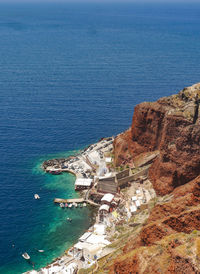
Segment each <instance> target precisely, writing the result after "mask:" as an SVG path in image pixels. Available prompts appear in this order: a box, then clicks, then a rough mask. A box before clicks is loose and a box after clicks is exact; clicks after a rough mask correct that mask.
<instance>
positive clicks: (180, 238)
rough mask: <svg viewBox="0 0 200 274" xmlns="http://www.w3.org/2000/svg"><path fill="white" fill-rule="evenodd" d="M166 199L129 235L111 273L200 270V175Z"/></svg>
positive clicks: (186, 271)
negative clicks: (136, 230)
mask: <svg viewBox="0 0 200 274" xmlns="http://www.w3.org/2000/svg"><path fill="white" fill-rule="evenodd" d="M166 198H167V200H162V201H160V202H158V203H157V205H156V206H155V207H154V208H153V209H152V211H151V213H150V216H149V218H148V220H147V222H146V223H145V224H144V225H143V226H142V228H141V230H140V233H139V234H135V235H134V234H133V235H131V236H130V237H129V239H128V240H127V243H126V245H125V246H124V248H123V253H122V255H121V256H120V257H118V258H117V259H116V260H115V262H114V263H113V265H112V267H110V273H138V274H140V273H147V274H148V273H149V274H150V273H151V274H152V273H174V274H176V273H185V274H186V273H194V274H195V273H200V176H198V177H197V178H196V179H195V180H193V181H191V182H189V183H187V184H185V185H183V186H180V187H177V188H176V189H175V190H174V191H173V192H172V193H171V195H170V196H169V195H168V197H166Z"/></svg>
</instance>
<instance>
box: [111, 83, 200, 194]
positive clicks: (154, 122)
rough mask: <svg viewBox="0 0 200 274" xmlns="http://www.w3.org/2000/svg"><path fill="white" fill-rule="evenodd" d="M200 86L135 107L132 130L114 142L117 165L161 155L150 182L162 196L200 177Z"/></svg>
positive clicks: (199, 84) (150, 175)
mask: <svg viewBox="0 0 200 274" xmlns="http://www.w3.org/2000/svg"><path fill="white" fill-rule="evenodd" d="M199 104H200V83H198V84H195V85H193V86H191V87H187V88H184V89H183V90H181V91H180V92H179V93H178V94H176V95H171V96H169V97H163V98H161V99H159V100H158V101H156V102H153V103H151V102H144V103H141V104H139V105H137V106H136V107H135V110H134V115H133V120H132V125H131V128H129V129H128V130H127V131H126V132H124V133H122V134H120V135H118V136H117V137H116V139H115V141H114V157H115V165H116V166H120V165H124V164H130V165H131V164H132V165H133V164H135V165H136V166H137V162H138V159H140V158H144V156H145V155H146V154H147V155H148V153H150V152H154V151H156V153H157V154H156V155H158V156H157V157H156V158H155V160H154V162H153V164H152V165H151V167H150V170H149V179H150V180H151V182H152V184H153V186H154V189H155V191H156V193H157V194H158V195H165V194H167V193H170V192H172V191H173V190H174V189H175V188H176V187H178V186H181V185H184V184H186V183H188V182H189V181H191V180H193V179H195V178H196V177H197V176H198V175H199V174H200V111H199Z"/></svg>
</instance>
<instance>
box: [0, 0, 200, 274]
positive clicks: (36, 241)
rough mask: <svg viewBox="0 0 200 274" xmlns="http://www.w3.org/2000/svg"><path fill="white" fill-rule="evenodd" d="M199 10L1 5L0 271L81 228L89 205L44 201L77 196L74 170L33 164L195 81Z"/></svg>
mask: <svg viewBox="0 0 200 274" xmlns="http://www.w3.org/2000/svg"><path fill="white" fill-rule="evenodd" d="M199 14H200V5H199V4H195V5H194V4H188V5H187V4H180V5H179V4H165V5H164V4H163V5H159V4H147V3H146V4H145V5H143V4H138V5H137V4H116V3H115V4H92V3H91V4H29V5H28V4H0V37H1V39H0V202H1V203H0V273H2V274H7V273H9V274H13V273H14V274H18V273H21V272H22V271H25V270H28V269H30V268H31V266H30V265H28V264H27V262H26V261H25V260H24V259H23V258H22V256H21V253H23V252H24V251H27V252H28V253H30V255H31V258H32V260H33V262H34V263H35V264H36V267H39V266H44V265H45V264H46V263H48V262H50V261H51V259H53V258H54V257H57V256H59V255H60V254H61V253H62V252H63V250H64V249H65V248H67V247H68V246H69V245H70V244H71V243H73V242H74V241H76V239H77V238H78V237H79V235H80V234H81V233H82V232H83V230H84V229H87V227H88V226H89V220H90V216H89V214H90V213H89V210H88V209H83V210H80V211H79V210H77V211H76V210H72V211H70V212H69V211H62V210H61V209H60V208H59V207H56V206H55V205H53V202H52V201H53V199H54V198H55V197H68V196H70V195H71V196H72V197H73V196H74V195H76V193H74V191H73V182H74V177H73V176H72V175H67V174H65V175H61V176H50V175H48V174H44V173H42V172H41V170H40V169H39V166H40V164H41V163H42V161H43V160H45V159H49V158H53V157H55V156H60V157H63V156H64V155H66V154H67V153H70V151H74V150H77V149H78V148H80V147H84V146H86V145H87V144H90V143H93V142H95V141H97V140H98V139H99V138H101V137H103V136H112V135H115V134H118V133H119V132H121V131H123V130H125V129H127V128H128V127H129V126H130V124H131V119H132V114H133V109H134V106H135V105H136V104H138V103H140V102H142V101H154V100H156V99H158V98H159V97H161V96H168V95H170V94H172V93H175V92H177V91H179V90H180V89H182V88H183V87H185V86H189V85H191V84H193V83H196V82H199V81H200V74H199V60H200V50H199V45H200V36H199V35H198V33H200V16H199ZM34 193H39V195H40V196H41V199H40V200H39V201H37V200H34V199H33V195H34ZM68 215H70V216H71V217H72V219H73V229H72V225H69V224H68V223H67V222H66V221H65V219H66V217H67V216H68ZM13 244H14V245H15V247H14V248H13V247H12V245H13ZM36 249H44V250H45V253H44V254H39V253H38V252H37V251H36Z"/></svg>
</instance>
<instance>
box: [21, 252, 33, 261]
mask: <svg viewBox="0 0 200 274" xmlns="http://www.w3.org/2000/svg"><path fill="white" fill-rule="evenodd" d="M22 257H23V258H24V259H25V260H30V258H31V257H30V256H29V255H28V253H26V252H24V253H23V254H22Z"/></svg>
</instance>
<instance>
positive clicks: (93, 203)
mask: <svg viewBox="0 0 200 274" xmlns="http://www.w3.org/2000/svg"><path fill="white" fill-rule="evenodd" d="M84 202H85V203H87V204H90V205H92V206H100V205H99V204H96V203H95V202H93V201H91V200H85V199H83V198H75V199H60V198H55V199H54V203H58V204H60V203H64V204H65V203H77V204H78V203H84Z"/></svg>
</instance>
